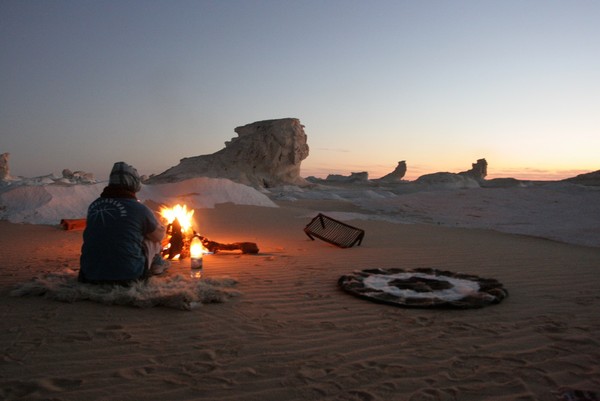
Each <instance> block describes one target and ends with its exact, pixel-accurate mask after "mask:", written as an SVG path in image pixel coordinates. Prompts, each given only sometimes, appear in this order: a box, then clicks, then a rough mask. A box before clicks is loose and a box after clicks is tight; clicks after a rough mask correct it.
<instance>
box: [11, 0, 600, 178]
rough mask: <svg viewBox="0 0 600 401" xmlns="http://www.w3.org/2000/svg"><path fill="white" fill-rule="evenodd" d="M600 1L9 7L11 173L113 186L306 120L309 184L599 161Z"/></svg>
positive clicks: (565, 171) (539, 172)
mask: <svg viewBox="0 0 600 401" xmlns="http://www.w3.org/2000/svg"><path fill="white" fill-rule="evenodd" d="M598 21H600V1H591V0H590V1H577V0H572V1H566V0H565V1H552V0H544V1H528V0H498V1H486V0H473V1H460V0H458V1H435V0H424V1H400V0H394V1H377V0H369V1H366V0H365V1H352V0H343V1H338V0H321V1H311V0H298V1H291V0H290V1H287V0H273V1H268V0H265V1H258V0H257V1H252V0H246V1H233V0H232V1H228V0H223V1H200V0H196V1H184V0H178V1H151V0H143V1H141V0H140V1H135V0H115V1H101V0H98V1H85V0H81V1H75V0H73V1H57V0H53V1H28V0H1V1H0V153H4V152H9V153H10V154H11V158H10V166H11V174H12V175H14V176H18V175H21V176H27V177H33V176H38V175H45V174H48V173H52V172H54V173H58V174H60V172H61V171H62V169H64V168H69V169H71V170H83V171H86V172H92V173H94V174H95V175H96V177H97V178H99V179H106V178H107V176H108V173H109V171H110V168H111V166H112V164H113V162H115V161H120V160H123V161H126V162H129V163H131V164H133V165H134V166H136V167H137V168H138V170H139V171H140V172H141V173H143V174H151V173H160V172H162V171H164V170H165V169H167V168H169V167H171V166H174V165H176V164H177V163H178V162H179V159H181V158H183V157H189V156H197V155H203V154H210V153H214V152H216V151H218V150H220V149H221V148H223V146H224V142H225V141H228V140H230V139H231V138H233V137H235V136H237V134H236V133H235V132H234V131H233V129H234V128H235V127H237V126H240V125H245V124H248V123H251V122H254V121H259V120H266V119H273V118H283V117H295V118H298V119H300V121H301V122H302V123H303V124H304V125H305V132H306V134H307V135H308V144H309V147H310V155H309V156H308V158H307V159H306V160H304V162H303V163H302V175H303V176H309V175H316V176H326V175H327V174H329V173H332V174H349V173H350V172H353V171H354V172H357V171H368V172H369V176H370V177H371V178H377V177H379V176H381V175H384V174H386V173H388V172H390V171H392V170H393V169H394V168H395V167H396V165H397V163H398V161H401V160H406V162H407V165H408V173H407V175H406V178H408V179H414V178H416V177H418V176H419V175H422V174H426V173H433V172H437V171H451V172H458V171H463V170H466V169H469V168H470V167H471V163H473V162H475V161H476V160H477V159H479V158H486V159H487V161H488V163H489V167H488V173H489V177H507V176H511V177H516V178H540V179H554V178H564V177H569V176H573V175H576V174H579V173H581V172H588V171H593V170H599V169H600V157H599V155H600V23H598Z"/></svg>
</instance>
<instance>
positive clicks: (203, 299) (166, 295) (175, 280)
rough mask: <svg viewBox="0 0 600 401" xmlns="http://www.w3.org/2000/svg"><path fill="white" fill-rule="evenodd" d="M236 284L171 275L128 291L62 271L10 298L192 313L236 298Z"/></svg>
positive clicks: (18, 288)
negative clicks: (93, 282) (88, 282)
mask: <svg viewBox="0 0 600 401" xmlns="http://www.w3.org/2000/svg"><path fill="white" fill-rule="evenodd" d="M236 283H237V281H236V280H234V279H232V278H203V279H202V280H191V279H190V278H189V277H185V276H182V275H175V276H167V277H151V278H150V279H149V280H148V281H147V282H145V283H143V282H140V283H135V284H133V285H131V286H130V287H124V286H120V285H108V284H106V285H98V284H84V283H80V282H78V281H77V271H73V270H66V271H63V272H60V273H50V274H47V275H45V276H42V277H35V278H34V279H33V280H32V281H29V282H26V283H22V284H19V285H17V286H16V288H15V289H13V290H12V291H11V293H10V295H12V296H15V297H22V296H44V297H46V298H49V299H53V300H57V301H62V302H75V301H85V300H88V301H93V302H100V303H103V304H109V305H130V306H136V307H139V308H149V307H152V306H166V307H169V308H175V309H181V310H192V309H194V307H197V306H200V305H201V304H206V303H219V302H225V300H227V299H228V298H229V297H232V296H236V295H238V294H239V293H238V292H237V291H235V290H232V289H231V287H233V286H234V285H235V284H236Z"/></svg>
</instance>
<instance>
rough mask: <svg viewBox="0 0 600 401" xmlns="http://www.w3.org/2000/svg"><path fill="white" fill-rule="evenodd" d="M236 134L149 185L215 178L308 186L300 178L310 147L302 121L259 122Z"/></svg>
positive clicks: (187, 160)
mask: <svg viewBox="0 0 600 401" xmlns="http://www.w3.org/2000/svg"><path fill="white" fill-rule="evenodd" d="M234 131H235V132H236V133H237V134H238V137H237V138H233V139H231V141H229V142H225V148H223V149H221V150H220V151H218V152H216V153H213V154H210V155H202V156H195V157H188V158H184V159H181V161H180V163H179V164H178V165H177V166H174V167H171V168H170V169H168V170H166V171H165V172H163V173H161V174H158V175H155V176H153V177H150V178H149V179H148V180H147V181H146V183H148V184H157V183H165V182H178V181H183V180H185V179H188V178H193V177H213V178H228V179H230V180H232V181H236V182H239V183H242V184H246V185H251V186H255V187H265V188H269V187H274V186H279V185H285V184H292V185H305V184H306V181H305V180H304V179H303V178H302V177H300V163H301V162H302V160H304V159H306V157H307V156H308V144H307V142H306V134H305V133H304V126H303V125H302V124H300V120H298V119H297V118H283V119H278V120H266V121H258V122H255V123H252V124H248V125H244V126H242V127H237V128H236V129H235V130H234Z"/></svg>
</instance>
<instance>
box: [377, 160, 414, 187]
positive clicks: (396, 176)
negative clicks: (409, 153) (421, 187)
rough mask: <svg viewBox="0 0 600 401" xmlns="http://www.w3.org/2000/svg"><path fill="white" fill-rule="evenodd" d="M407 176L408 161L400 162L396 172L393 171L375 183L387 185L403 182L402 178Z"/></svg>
mask: <svg viewBox="0 0 600 401" xmlns="http://www.w3.org/2000/svg"><path fill="white" fill-rule="evenodd" d="M405 174H406V161H405V160H402V161H400V162H398V165H397V166H396V169H395V170H394V171H392V172H391V173H389V174H386V175H384V176H383V177H381V178H377V179H375V180H373V181H379V182H386V183H393V182H400V181H402V178H404V175H405Z"/></svg>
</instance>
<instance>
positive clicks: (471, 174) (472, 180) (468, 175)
mask: <svg viewBox="0 0 600 401" xmlns="http://www.w3.org/2000/svg"><path fill="white" fill-rule="evenodd" d="M486 175H487V161H486V160H485V159H479V160H477V163H473V164H472V168H471V170H468V171H462V172H460V173H458V174H456V173H447V172H443V173H433V174H425V175H422V176H421V177H419V178H417V179H416V180H415V183H417V184H427V185H436V186H443V187H447V188H477V187H480V186H481V185H480V184H481V183H482V182H484V181H485V176H486Z"/></svg>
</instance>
